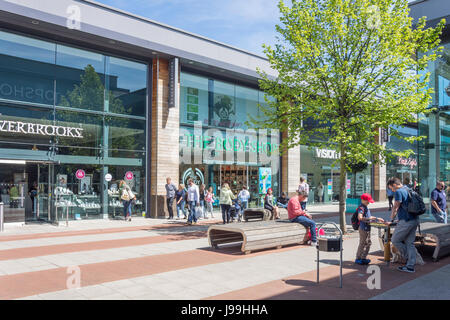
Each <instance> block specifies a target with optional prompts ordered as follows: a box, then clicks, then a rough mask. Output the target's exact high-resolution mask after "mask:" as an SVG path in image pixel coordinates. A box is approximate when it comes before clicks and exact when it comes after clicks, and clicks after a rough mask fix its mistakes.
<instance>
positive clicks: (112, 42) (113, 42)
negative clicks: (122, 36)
mask: <svg viewBox="0 0 450 320" xmlns="http://www.w3.org/2000/svg"><path fill="white" fill-rule="evenodd" d="M108 42H109V43H111V44H115V43H116V42H115V41H114V40H108Z"/></svg>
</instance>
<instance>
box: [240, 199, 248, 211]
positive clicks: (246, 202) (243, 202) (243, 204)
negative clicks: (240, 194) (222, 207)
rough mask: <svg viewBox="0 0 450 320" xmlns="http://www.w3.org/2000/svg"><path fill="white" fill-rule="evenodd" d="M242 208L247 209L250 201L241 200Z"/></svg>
mask: <svg viewBox="0 0 450 320" xmlns="http://www.w3.org/2000/svg"><path fill="white" fill-rule="evenodd" d="M241 207H242V208H241V209H242V210H245V209H247V208H248V201H241Z"/></svg>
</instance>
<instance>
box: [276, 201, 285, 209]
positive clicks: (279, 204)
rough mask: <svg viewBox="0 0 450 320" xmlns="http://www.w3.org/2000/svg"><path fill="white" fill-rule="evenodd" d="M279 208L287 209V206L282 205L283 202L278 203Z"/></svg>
mask: <svg viewBox="0 0 450 320" xmlns="http://www.w3.org/2000/svg"><path fill="white" fill-rule="evenodd" d="M277 207H279V208H284V209H287V204H282V203H281V202H277Z"/></svg>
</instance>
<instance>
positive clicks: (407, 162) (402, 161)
mask: <svg viewBox="0 0 450 320" xmlns="http://www.w3.org/2000/svg"><path fill="white" fill-rule="evenodd" d="M397 163H398V164H400V165H402V166H405V167H410V168H411V169H414V167H416V166H417V160H416V159H414V158H408V159H406V158H403V157H398V158H397Z"/></svg>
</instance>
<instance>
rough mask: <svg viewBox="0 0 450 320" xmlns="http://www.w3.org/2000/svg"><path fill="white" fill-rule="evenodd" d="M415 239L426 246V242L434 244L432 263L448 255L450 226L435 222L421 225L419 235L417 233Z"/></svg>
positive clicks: (449, 251)
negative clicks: (429, 241)
mask: <svg viewBox="0 0 450 320" xmlns="http://www.w3.org/2000/svg"><path fill="white" fill-rule="evenodd" d="M417 237H418V238H419V240H420V241H422V243H423V244H426V242H427V241H428V240H431V241H432V242H434V243H435V244H436V247H435V249H434V252H433V256H432V257H433V260H434V261H437V260H439V258H441V257H443V256H446V255H448V254H449V253H450V224H443V223H437V222H424V223H421V224H420V234H419V233H417Z"/></svg>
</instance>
